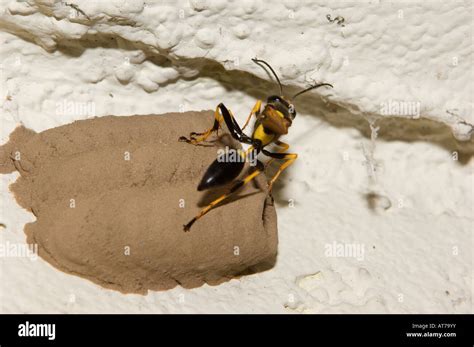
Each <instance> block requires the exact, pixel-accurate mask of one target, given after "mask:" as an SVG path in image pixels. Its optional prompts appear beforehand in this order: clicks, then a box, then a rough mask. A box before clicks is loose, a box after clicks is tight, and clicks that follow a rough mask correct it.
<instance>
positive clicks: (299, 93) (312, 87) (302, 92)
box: [292, 83, 334, 99]
mask: <svg viewBox="0 0 474 347" xmlns="http://www.w3.org/2000/svg"><path fill="white" fill-rule="evenodd" d="M322 86H328V87H331V88H334V87H333V86H332V84H329V83H320V84H315V85H314V86H311V87H309V88H306V89H304V90H302V91H301V92H298V93H296V94H295V95H293V97H292V99H294V98H296V97H297V96H298V95H301V94H304V93H306V92H308V91H310V90H312V89H316V88H319V87H322Z"/></svg>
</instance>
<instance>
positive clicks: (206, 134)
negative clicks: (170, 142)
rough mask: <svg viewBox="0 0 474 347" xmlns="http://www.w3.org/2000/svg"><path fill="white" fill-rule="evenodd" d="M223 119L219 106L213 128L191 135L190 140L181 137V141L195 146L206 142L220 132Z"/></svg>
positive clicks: (215, 113)
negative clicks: (216, 132)
mask: <svg viewBox="0 0 474 347" xmlns="http://www.w3.org/2000/svg"><path fill="white" fill-rule="evenodd" d="M223 119H224V118H222V115H221V114H220V113H219V106H217V107H216V111H215V112H214V124H213V125H212V127H211V128H209V129H208V130H206V131H205V132H203V133H196V132H192V133H190V134H189V139H188V138H186V137H185V136H181V137H180V138H179V141H181V142H187V143H191V144H193V145H195V144H198V143H199V142H202V141H205V140H206V139H207V138H208V137H209V136H210V135H211V134H212V133H213V132H215V131H218V130H219V128H220V127H221V123H222V121H223ZM196 136H197V137H196Z"/></svg>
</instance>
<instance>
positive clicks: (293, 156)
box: [268, 153, 298, 190]
mask: <svg viewBox="0 0 474 347" xmlns="http://www.w3.org/2000/svg"><path fill="white" fill-rule="evenodd" d="M296 158H298V154H295V153H288V154H286V155H285V157H284V158H282V159H283V160H286V161H285V162H284V163H283V164H282V165H281V166H280V167H279V168H278V171H277V173H276V174H275V176H273V178H272V179H271V180H270V183H269V184H268V190H272V186H273V183H275V181H276V180H277V178H278V176H280V174H281V173H282V172H283V170H285V169H286V168H287V167H288V166H290V165H291V164H293V162H294V161H295V160H296Z"/></svg>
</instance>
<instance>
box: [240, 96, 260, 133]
mask: <svg viewBox="0 0 474 347" xmlns="http://www.w3.org/2000/svg"><path fill="white" fill-rule="evenodd" d="M261 107H262V101H260V100H257V102H256V103H255V106H254V107H253V108H252V111H250V114H249V116H248V117H247V120H246V121H245V124H244V126H243V127H242V130H245V128H246V127H247V125H248V124H249V122H250V118H252V116H253V115H255V117H257V116H258V115H259V114H260V108H261Z"/></svg>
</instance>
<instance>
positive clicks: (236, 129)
mask: <svg viewBox="0 0 474 347" xmlns="http://www.w3.org/2000/svg"><path fill="white" fill-rule="evenodd" d="M217 107H218V108H219V109H220V110H221V114H222V117H224V121H225V124H226V125H227V128H228V129H229V131H230V134H231V135H232V137H233V138H234V139H236V140H237V141H239V142H241V143H246V144H249V145H255V141H254V140H252V138H251V137H249V136H248V135H246V134H244V132H243V131H242V129H240V126H239V124H238V123H237V121H236V120H235V118H234V116H233V115H232V112H231V111H230V110H228V109H227V107H225V105H224V104H223V103H220V104H219V105H217ZM256 147H258V146H256Z"/></svg>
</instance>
